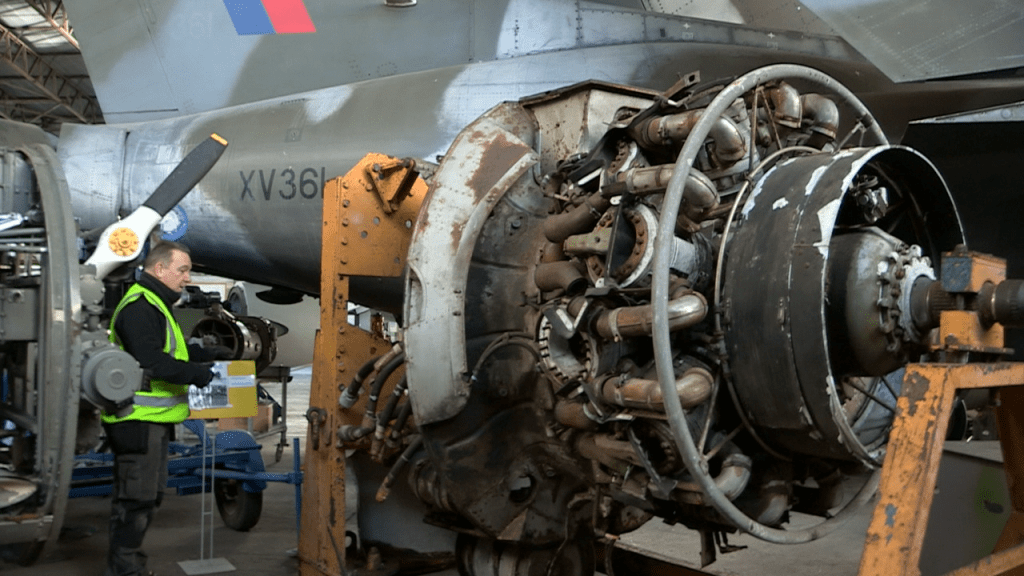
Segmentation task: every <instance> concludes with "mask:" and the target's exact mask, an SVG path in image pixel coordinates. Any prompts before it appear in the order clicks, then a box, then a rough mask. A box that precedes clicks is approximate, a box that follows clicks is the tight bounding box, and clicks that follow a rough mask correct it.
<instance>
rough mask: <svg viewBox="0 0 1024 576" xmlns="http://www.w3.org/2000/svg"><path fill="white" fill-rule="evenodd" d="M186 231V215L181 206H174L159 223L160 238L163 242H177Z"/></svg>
mask: <svg viewBox="0 0 1024 576" xmlns="http://www.w3.org/2000/svg"><path fill="white" fill-rule="evenodd" d="M186 230H188V215H187V214H186V213H185V209H184V208H182V207H181V206H175V207H174V208H173V209H172V210H171V211H170V212H168V213H167V215H166V216H164V218H163V220H161V221H160V236H161V237H162V238H163V239H164V240H172V241H173V240H178V239H179V238H181V237H182V236H184V235H185V231H186Z"/></svg>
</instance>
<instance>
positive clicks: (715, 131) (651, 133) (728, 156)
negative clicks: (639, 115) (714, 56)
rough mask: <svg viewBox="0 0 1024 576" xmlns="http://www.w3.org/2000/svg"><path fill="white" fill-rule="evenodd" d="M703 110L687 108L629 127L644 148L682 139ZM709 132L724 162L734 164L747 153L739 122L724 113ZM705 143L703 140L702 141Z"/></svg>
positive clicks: (720, 158) (689, 131)
mask: <svg viewBox="0 0 1024 576" xmlns="http://www.w3.org/2000/svg"><path fill="white" fill-rule="evenodd" d="M703 114H704V110H687V111H686V112H680V113H679V114H671V115H669V116H657V117H654V118H650V119H648V120H644V121H643V122H640V123H639V124H637V125H636V126H635V127H633V129H631V130H630V135H631V136H632V137H633V138H635V139H636V141H637V143H638V144H640V146H642V147H644V148H659V147H662V146H669V145H672V144H674V143H679V142H683V141H685V140H686V138H687V137H688V136H689V135H690V133H691V132H693V129H694V127H696V126H697V124H698V123H699V122H700V119H701V117H702V115H703ZM707 136H708V137H709V138H711V139H712V140H714V142H715V152H714V155H715V158H717V159H718V160H719V162H720V163H721V164H723V165H731V164H735V163H736V161H737V160H739V159H740V158H743V156H745V155H746V153H747V145H746V143H745V142H744V140H743V134H742V133H741V132H740V129H739V127H738V126H736V123H735V122H733V121H732V120H731V119H729V118H728V117H725V116H719V117H718V118H716V119H715V120H714V123H713V124H712V126H711V129H710V130H709V131H708V132H707ZM702 143H703V142H702Z"/></svg>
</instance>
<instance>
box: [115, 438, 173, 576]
mask: <svg viewBox="0 0 1024 576" xmlns="http://www.w3.org/2000/svg"><path fill="white" fill-rule="evenodd" d="M170 433H171V426H170V425H167V424H153V423H150V422H122V423H120V424H113V425H109V426H107V436H108V438H109V439H110V441H111V447H112V448H113V450H114V487H113V494H112V495H111V513H110V550H109V551H108V553H107V570H106V572H105V574H104V576H138V575H140V574H145V573H146V570H145V569H146V553H145V552H143V551H142V539H143V538H144V537H145V536H146V529H147V528H148V527H149V524H150V522H151V521H152V520H153V511H154V510H155V509H156V508H157V507H158V506H159V505H160V502H161V501H162V500H163V495H164V486H166V485H167V443H168V441H169V439H170Z"/></svg>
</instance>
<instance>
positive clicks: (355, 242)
mask: <svg viewBox="0 0 1024 576" xmlns="http://www.w3.org/2000/svg"><path fill="white" fill-rule="evenodd" d="M426 191H427V185H426V183H425V182H424V181H423V180H422V179H421V178H419V177H418V176H417V174H416V171H415V166H414V165H413V163H412V162H411V161H406V160H399V159H396V158H392V157H390V156H385V155H383V154H369V155H367V156H366V157H364V158H363V159H362V160H360V161H359V163H358V164H356V166H355V167H354V168H352V170H350V171H349V172H348V174H346V175H345V176H343V177H341V178H336V179H334V180H331V181H329V182H327V183H326V185H325V186H324V209H323V248H322V254H321V267H320V329H319V330H318V331H317V334H316V342H315V344H314V354H313V380H312V386H311V389H310V398H309V405H310V409H309V411H308V412H307V413H306V418H307V420H309V434H308V436H307V439H306V453H305V478H306V481H305V483H303V485H302V502H303V506H302V516H301V520H300V533H299V573H300V574H301V575H302V576H321V575H323V576H337V575H340V574H345V573H347V572H346V570H345V569H344V567H345V508H346V507H345V449H346V448H348V446H341V445H339V444H338V439H337V437H336V431H337V430H338V429H339V427H340V426H342V425H345V424H348V425H358V424H359V423H360V416H361V415H362V414H363V410H364V409H365V407H366V403H367V395H366V394H365V393H364V394H362V395H361V396H360V398H359V400H358V401H357V402H356V404H355V405H354V406H352V407H351V408H350V409H347V410H345V409H342V408H341V407H340V406H339V403H338V396H339V392H340V390H339V386H342V387H343V386H344V385H345V384H347V383H348V382H350V381H351V380H352V377H353V376H355V374H356V372H357V371H358V370H359V367H360V366H362V365H363V364H364V363H365V362H367V361H369V360H370V359H372V358H375V357H377V356H380V355H381V354H383V353H385V352H387V351H388V350H389V349H391V347H392V343H391V342H390V341H388V340H387V339H385V338H384V336H383V334H381V333H380V331H379V330H373V331H366V330H363V329H361V328H359V327H357V326H352V325H350V324H349V322H348V313H349V311H348V303H349V294H350V293H349V289H350V280H351V278H352V277H354V276H356V277H370V278H375V279H387V278H399V277H401V276H402V271H403V269H404V267H405V258H406V254H407V252H408V249H409V241H410V239H411V237H412V227H413V225H414V224H415V222H416V214H417V212H418V211H419V207H420V204H422V203H423V199H424V197H425V196H426ZM401 374H402V370H396V371H395V374H393V375H392V377H391V378H390V379H389V380H388V382H387V385H386V386H385V388H384V391H383V392H382V395H385V394H390V393H391V391H392V390H393V389H394V386H395V383H396V382H397V381H398V380H399V379H400V378H401Z"/></svg>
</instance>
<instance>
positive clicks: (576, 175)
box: [314, 65, 1021, 576]
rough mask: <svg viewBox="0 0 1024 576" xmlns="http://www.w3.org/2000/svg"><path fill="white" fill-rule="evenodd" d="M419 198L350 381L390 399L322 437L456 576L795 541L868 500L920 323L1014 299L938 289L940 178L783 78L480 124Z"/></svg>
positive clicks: (507, 107) (1013, 315)
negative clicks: (353, 460)
mask: <svg viewBox="0 0 1024 576" xmlns="http://www.w3.org/2000/svg"><path fill="white" fill-rule="evenodd" d="M428 181H429V186H430V187H429V191H428V192H427V193H426V195H425V199H423V200H422V202H423V204H422V206H421V207H420V208H419V210H418V214H417V216H416V217H415V220H414V221H407V222H406V223H405V226H403V227H402V228H405V227H408V228H409V230H410V231H411V238H410V239H409V242H410V243H409V249H408V260H407V265H406V266H405V272H404V277H405V280H404V282H405V289H404V307H403V308H404V309H403V311H402V315H401V316H402V319H401V329H400V334H401V336H400V338H399V339H400V340H401V342H400V344H399V346H398V347H397V348H396V350H400V351H399V352H396V351H393V352H391V353H389V355H388V358H386V360H388V361H389V362H387V364H388V366H387V367H384V368H380V364H381V363H383V362H378V366H377V367H378V368H380V369H381V371H385V372H387V374H386V375H384V379H386V378H387V377H388V376H389V375H390V374H391V372H392V371H394V370H395V366H396V365H398V364H399V363H403V362H404V369H405V372H404V375H405V376H404V378H403V379H402V381H401V382H400V383H399V384H398V385H397V388H396V392H395V393H394V394H393V395H392V398H393V400H392V401H389V402H388V406H387V407H386V408H385V409H384V410H382V411H380V412H375V410H374V409H373V408H372V407H371V408H370V409H368V410H367V412H366V415H367V416H366V418H364V419H363V422H362V425H357V424H351V425H346V426H342V427H341V428H340V429H338V430H337V436H338V438H339V440H340V443H339V446H343V447H349V448H351V447H357V448H358V447H367V446H369V443H370V439H371V438H374V437H375V435H374V434H373V433H372V432H373V431H374V429H376V430H377V431H378V432H380V431H382V430H383V431H386V433H385V434H383V435H382V434H379V433H378V434H377V435H376V439H377V440H380V439H381V438H383V439H385V442H383V443H382V442H377V441H375V442H373V444H374V450H375V452H376V456H377V457H378V460H380V461H381V462H383V463H385V464H388V465H391V463H395V464H394V465H393V467H392V469H391V473H390V474H389V476H388V480H387V481H386V482H393V481H394V482H403V481H404V482H405V483H406V485H407V486H408V487H409V488H410V489H411V491H412V493H413V494H414V495H415V496H416V497H417V498H418V499H419V500H420V501H421V502H422V503H424V505H425V507H426V509H427V514H426V516H427V520H428V521H429V522H430V523H432V524H435V525H440V526H443V527H445V528H448V529H451V530H454V531H455V532H456V533H458V534H459V536H458V539H457V546H456V557H457V561H458V564H459V568H460V570H461V572H462V573H463V574H467V575H475V576H492V575H495V574H498V573H499V572H500V573H501V574H515V575H517V576H520V575H521V576H527V575H535V574H536V575H541V574H564V575H582V574H593V570H594V563H595V551H594V550H595V548H594V542H595V541H596V540H599V539H600V538H602V537H605V536H612V537H614V536H615V535H618V534H622V533H625V532H629V531H631V530H634V529H636V528H638V527H639V526H641V525H642V524H643V523H645V522H646V521H648V520H649V519H651V518H654V517H660V518H662V519H665V520H666V521H668V522H672V523H682V524H684V525H686V526H688V527H690V528H692V529H695V530H700V531H701V532H702V533H703V534H704V535H705V536H706V538H704V542H705V550H704V553H703V556H702V559H703V560H704V562H705V563H707V562H710V561H712V560H713V559H714V555H715V551H716V549H715V544H714V543H715V542H721V541H722V540H721V535H722V534H726V533H731V532H735V531H741V532H745V533H749V534H751V535H753V536H755V537H758V538H760V539H763V540H767V541H770V542H775V543H788V544H791V543H800V542H806V541H810V540H813V539H816V538H819V537H821V536H823V535H825V534H827V533H828V532H829V531H830V529H831V528H832V527H834V526H835V525H837V524H838V523H840V522H842V521H843V520H844V519H845V518H846V517H848V515H849V514H850V513H851V511H852V510H853V509H855V508H857V507H858V506H859V505H861V504H863V503H865V502H866V501H867V500H868V499H869V498H870V497H871V495H872V494H873V493H874V491H875V488H876V486H877V480H878V472H877V471H878V469H879V468H880V466H881V462H882V458H883V456H884V453H885V448H886V440H887V435H888V431H889V429H890V427H891V424H892V420H893V414H894V409H895V404H896V398H897V397H898V395H899V394H900V387H901V383H902V367H903V366H905V365H906V364H907V363H908V362H911V361H917V360H920V359H922V358H925V357H928V355H929V354H933V351H934V350H935V349H936V347H935V346H933V345H932V334H933V332H934V331H933V328H935V327H936V326H937V325H938V316H939V312H941V311H942V310H947V309H953V308H957V307H961V308H962V307H965V306H966V307H974V308H975V309H977V310H979V311H980V316H981V317H982V318H983V319H984V320H985V321H986V322H1000V323H1005V324H1011V325H1012V324H1019V323H1020V320H1021V319H1020V317H1019V316H1020V313H1019V311H1018V307H1019V302H1020V300H1021V297H1020V284H1019V283H1014V282H1013V281H1006V282H1003V283H1002V284H999V285H998V286H989V287H988V288H986V289H985V290H983V291H982V292H980V293H978V294H975V295H972V296H971V297H970V298H964V297H962V295H957V294H953V293H950V292H949V291H948V290H946V289H944V287H943V283H942V282H941V279H940V272H941V270H942V267H941V266H940V262H942V258H943V254H957V253H961V252H962V251H964V250H965V248H964V242H965V241H964V237H963V232H962V228H961V225H960V220H959V217H958V214H957V210H956V208H955V206H954V204H953V201H952V199H951V198H950V195H949V192H948V191H947V189H946V186H945V184H944V182H943V179H942V177H941V176H940V175H939V173H938V172H937V171H936V169H935V168H934V167H933V166H932V164H931V163H930V162H929V161H928V160H927V159H926V158H925V157H924V156H922V155H921V154H919V153H918V152H916V151H914V150H912V149H910V148H907V147H903V146H898V145H891V144H889V143H888V142H887V139H886V136H885V135H884V134H883V132H882V131H881V129H880V128H879V127H878V125H877V123H876V122H875V121H874V119H873V118H872V115H871V113H870V111H869V110H868V109H867V108H866V107H865V106H864V105H863V104H862V103H861V102H860V100H858V98H857V97H856V96H855V95H854V94H852V93H851V92H850V91H849V90H847V89H846V88H844V87H843V86H842V85H840V84H839V83H838V82H836V81H835V80H834V79H832V78H830V77H829V76H827V75H825V74H823V73H821V72H819V71H816V70H813V69H810V68H806V67H802V66H796V65H775V66H769V67H766V68H761V69H758V70H755V71H753V72H750V73H748V74H746V75H744V76H741V77H739V78H737V79H735V80H733V81H731V82H728V83H718V84H715V83H711V84H701V83H700V81H699V79H698V78H697V75H696V74H694V75H691V76H689V77H685V78H683V79H682V80H680V82H679V83H677V85H676V86H674V87H673V88H672V89H670V90H669V91H666V92H665V93H660V94H658V93H652V92H649V91H645V90H639V89H634V88H630V87H625V86H620V85H609V84H602V83H593V82H592V83H585V84H580V85H575V86H572V87H569V88H566V89H563V90H559V91H556V92H550V93H545V94H542V95H539V96H536V97H532V98H527V99H524V100H521V101H519V102H509V103H504V104H501V105H499V106H496V107H495V108H493V109H491V110H490V111H489V112H487V113H486V114H485V115H483V116H482V117H480V118H479V119H478V120H476V121H475V122H474V123H472V124H471V125H469V126H468V127H467V128H466V129H465V130H464V131H463V132H462V133H461V134H460V135H459V136H458V137H457V138H456V140H455V142H454V143H453V145H452V146H451V148H450V149H449V151H448V152H447V154H446V155H445V156H444V158H443V159H442V161H441V163H440V165H439V166H438V167H437V168H436V171H435V172H434V173H433V174H431V175H430V177H429V179H428ZM325 212H326V208H325ZM325 252H326V246H325ZM328 257H329V256H328V255H325V259H326V258H328ZM325 276H326V271H325ZM327 281H330V280H329V279H328V280H327ZM325 285H326V284H325ZM372 370H373V367H372V363H371V364H367V365H366V366H365V367H364V370H362V371H360V374H359V376H357V377H356V378H355V379H354V380H353V381H352V382H351V383H347V381H346V382H342V383H341V385H340V386H339V387H340V388H342V389H343V392H342V394H341V400H340V404H341V410H342V412H344V411H346V410H350V411H351V410H352V408H351V407H352V406H353V404H355V403H356V401H357V399H358V398H360V397H361V395H362V396H364V397H365V394H366V391H365V389H364V390H362V391H361V390H360V386H362V382H363V380H365V381H367V382H369V381H370V377H369V375H370V374H371V373H372ZM349 377H351V374H349ZM314 380H316V376H314ZM314 385H315V383H314ZM366 388H370V386H369V385H368V384H367V386H366ZM406 392H407V394H406ZM370 394H371V396H373V394H378V395H380V397H381V399H382V401H383V398H384V397H385V395H386V394H387V392H381V391H380V388H379V387H378V386H374V387H373V389H372V390H371V392H370ZM376 399H377V398H376V397H372V398H371V401H372V402H374V403H375V402H376ZM396 404H397V405H396ZM403 406H404V407H403ZM410 413H411V417H410ZM360 414H361V411H360ZM321 416H322V415H321ZM367 418H368V420H367ZM321 420H322V418H321ZM396 477H397V478H399V480H395V478H396ZM847 480H851V482H847ZM851 483H852V484H853V485H854V486H861V488H860V489H859V492H857V490H856V489H854V490H852V491H850V490H846V491H844V489H843V486H848V485H849V484H851ZM382 492H383V491H382ZM854 492H856V493H855V494H854ZM794 511H798V512H801V513H805V514H811V515H815V516H819V517H820V518H821V522H820V523H818V524H816V525H814V526H812V527H810V528H806V529H792V528H790V527H789V526H788V522H789V520H790V514H791V513H792V512H794ZM499 566H501V567H502V568H500V570H499ZM510 567H511V568H510ZM502 570H503V571H502Z"/></svg>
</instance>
